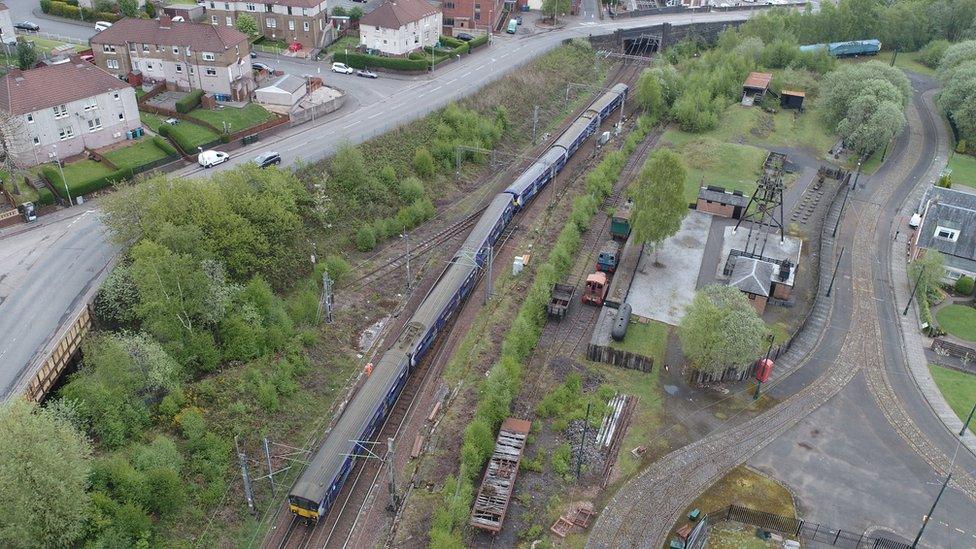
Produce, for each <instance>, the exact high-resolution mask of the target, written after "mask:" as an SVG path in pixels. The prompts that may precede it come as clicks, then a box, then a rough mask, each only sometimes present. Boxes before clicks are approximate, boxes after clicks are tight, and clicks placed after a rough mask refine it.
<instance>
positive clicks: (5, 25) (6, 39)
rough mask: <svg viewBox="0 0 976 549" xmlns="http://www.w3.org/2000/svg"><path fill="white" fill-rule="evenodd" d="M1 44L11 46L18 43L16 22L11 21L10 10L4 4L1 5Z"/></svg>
mask: <svg viewBox="0 0 976 549" xmlns="http://www.w3.org/2000/svg"><path fill="white" fill-rule="evenodd" d="M0 42H2V43H4V44H8V45H11V46H12V45H14V44H16V43H17V35H16V34H15V33H14V22H13V21H11V19H10V9H9V8H7V6H6V4H3V3H0Z"/></svg>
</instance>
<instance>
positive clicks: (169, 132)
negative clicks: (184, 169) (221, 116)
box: [157, 122, 226, 155]
mask: <svg viewBox="0 0 976 549" xmlns="http://www.w3.org/2000/svg"><path fill="white" fill-rule="evenodd" d="M185 123H186V124H191V122H185ZM157 133H159V135H161V136H163V137H165V138H167V139H169V140H172V141H175V142H176V144H177V145H179V146H180V148H181V149H183V152H185V153H186V154H189V155H194V154H195V153H196V152H197V147H198V146H201V147H204V148H206V147H208V146H209V145H210V143H204V144H202V145H201V144H199V143H197V142H195V141H192V140H189V138H187V137H186V135H184V134H183V133H181V132H180V131H179V130H177V129H174V127H173V126H170V125H169V124H160V125H159V129H158V130H157ZM224 138H226V136H222V137H221V138H220V139H218V140H214V141H213V142H212V143H216V142H217V141H220V142H226V141H224Z"/></svg>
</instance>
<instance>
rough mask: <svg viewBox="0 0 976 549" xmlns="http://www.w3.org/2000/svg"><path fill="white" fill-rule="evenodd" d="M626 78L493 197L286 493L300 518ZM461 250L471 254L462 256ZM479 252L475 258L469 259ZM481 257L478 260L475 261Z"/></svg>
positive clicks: (341, 479)
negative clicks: (491, 254)
mask: <svg viewBox="0 0 976 549" xmlns="http://www.w3.org/2000/svg"><path fill="white" fill-rule="evenodd" d="M627 92H628V87H627V85H626V84H616V85H615V86H613V87H612V88H611V89H610V91H608V92H607V93H605V94H603V95H602V96H601V97H600V98H599V99H597V100H596V101H595V102H594V103H593V104H592V105H590V108H589V109H587V110H586V111H585V112H584V113H583V114H582V115H580V117H579V118H577V119H576V121H575V122H573V124H572V125H571V126H570V127H569V129H568V130H566V131H565V132H564V133H563V134H562V135H561V136H560V137H559V139H557V140H556V142H555V143H554V144H553V145H552V147H550V148H549V149H548V150H547V151H546V152H545V153H544V154H543V155H542V156H541V157H539V159H538V160H537V161H536V162H535V163H533V164H532V165H531V166H529V167H528V168H527V169H526V170H525V171H524V172H523V173H522V174H521V175H520V176H519V177H518V178H516V179H515V181H514V182H513V183H512V184H511V186H509V187H508V188H507V189H506V190H505V191H504V192H502V193H499V194H498V195H496V196H495V198H494V199H492V201H491V203H490V204H489V205H488V208H487V209H485V211H484V213H483V214H482V215H481V218H480V219H479V220H478V223H477V224H475V226H474V229H472V230H471V234H470V235H469V236H468V238H467V240H465V242H464V244H463V246H462V247H461V249H460V250H459V251H458V253H457V254H455V256H454V258H453V259H452V260H451V262H450V264H449V265H448V267H447V268H446V269H445V270H444V272H443V273H442V274H441V277H440V278H439V279H438V280H437V282H436V283H435V284H434V286H433V288H432V289H431V290H430V292H429V293H428V294H427V295H426V296H425V297H424V300H423V302H422V303H421V305H420V307H418V308H417V311H416V312H415V313H414V314H413V316H412V317H411V318H410V320H409V321H408V322H407V324H406V326H405V327H404V329H403V332H402V333H401V334H400V337H399V338H398V339H397V340H396V342H395V343H394V344H393V346H392V347H390V348H389V349H388V350H387V351H386V352H385V353H383V356H381V357H380V359H379V361H378V362H377V363H376V364H375V365H374V367H373V371H372V373H371V374H370V376H369V377H368V378H367V379H366V382H365V383H364V384H363V387H362V388H361V389H360V390H359V391H358V392H357V393H356V395H355V396H354V397H353V399H352V401H350V403H349V405H348V406H347V407H346V409H345V411H344V412H343V413H342V416H341V417H340V418H339V421H338V422H337V423H336V425H335V427H334V428H333V429H332V432H330V433H329V436H328V437H326V439H325V442H324V443H323V444H322V446H321V447H319V449H318V451H317V452H316V453H315V455H314V456H313V457H312V460H311V462H310V463H309V464H308V467H307V468H306V469H305V471H304V472H303V473H302V475H301V477H299V479H298V481H297V482H296V483H295V485H294V486H293V487H292V490H291V492H290V493H289V495H288V503H289V508H290V509H291V511H292V512H293V513H295V514H296V515H298V516H301V517H305V518H306V519H310V520H318V519H319V517H322V516H324V515H325V513H327V512H328V511H329V508H330V507H331V506H332V504H333V503H334V502H335V500H336V498H337V497H338V495H339V492H340V490H341V489H342V486H343V484H344V483H345V481H346V477H348V475H349V472H350V471H351V470H352V468H353V466H354V465H355V462H356V458H355V457H353V456H355V455H363V453H364V452H363V451H362V450H361V449H360V448H357V447H356V444H355V443H354V442H353V441H356V440H369V439H371V438H372V437H374V436H375V435H376V434H377V433H378V431H379V429H380V427H381V426H382V425H383V420H384V419H385V418H386V415H387V413H388V412H389V411H390V409H391V408H392V407H393V404H394V403H395V402H396V399H397V397H398V396H399V395H400V391H401V390H402V389H403V387H404V385H405V384H406V381H407V377H408V376H409V375H410V374H411V373H412V372H413V370H414V369H415V368H416V366H417V364H419V363H420V361H421V360H422V359H423V358H424V356H425V355H426V353H427V351H429V350H430V348H431V346H433V344H434V340H435V339H436V338H437V336H438V334H440V333H441V331H442V330H443V329H444V327H445V326H446V324H447V322H448V319H449V318H450V317H451V315H453V314H454V312H455V311H457V310H458V308H459V306H460V304H461V302H462V301H463V300H464V299H465V298H466V297H467V296H468V294H470V293H471V289H472V288H474V285H475V282H476V281H477V276H478V272H479V270H480V266H481V265H483V263H484V262H485V261H486V260H487V256H488V249H489V248H490V247H491V246H493V245H494V244H495V242H496V241H497V240H498V238H499V236H500V235H501V233H502V231H503V230H504V229H505V226H506V225H508V223H509V222H510V221H511V219H512V217H513V216H514V215H515V214H516V213H517V212H518V211H519V210H521V209H523V208H525V207H526V206H527V205H528V203H529V202H530V201H531V200H532V198H533V197H534V196H535V195H536V194H538V193H539V191H540V190H541V189H542V188H543V187H545V186H546V184H547V183H548V182H549V181H551V180H552V179H553V178H554V177H555V176H556V174H558V173H559V172H560V171H561V170H562V169H563V167H564V166H565V165H566V162H567V161H568V160H569V159H570V157H572V156H573V154H575V153H576V151H577V150H579V148H580V145H581V144H582V143H583V142H584V141H586V139H587V138H588V137H590V136H591V135H593V134H594V133H595V132H596V131H597V130H598V129H599V128H600V123H601V122H603V121H604V120H606V119H607V117H608V116H610V114H611V113H613V112H614V111H616V110H617V109H618V108H620V107H621V105H622V104H623V101H624V99H625V98H626V96H627ZM462 253H464V254H465V257H466V258H467V259H465V260H463V261H461V258H462ZM472 256H473V257H474V258H475V262H472V261H471V260H470V258H471V257H472ZM475 263H477V265H475Z"/></svg>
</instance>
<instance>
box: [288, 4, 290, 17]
mask: <svg viewBox="0 0 976 549" xmlns="http://www.w3.org/2000/svg"><path fill="white" fill-rule="evenodd" d="M288 15H291V6H288Z"/></svg>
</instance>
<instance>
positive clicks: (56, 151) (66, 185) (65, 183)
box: [51, 145, 73, 206]
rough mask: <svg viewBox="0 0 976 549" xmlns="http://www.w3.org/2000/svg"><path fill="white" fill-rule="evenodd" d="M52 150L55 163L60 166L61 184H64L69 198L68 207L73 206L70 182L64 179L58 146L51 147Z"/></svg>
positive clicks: (65, 192)
mask: <svg viewBox="0 0 976 549" xmlns="http://www.w3.org/2000/svg"><path fill="white" fill-rule="evenodd" d="M51 148H53V149H54V161H55V163H57V165H58V171H59V172H61V183H62V184H64V194H65V196H67V197H68V206H71V204H72V203H73V202H72V200H71V191H69V190H68V180H67V179H65V178H64V168H63V167H61V157H59V156H58V146H57V145H51Z"/></svg>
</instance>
